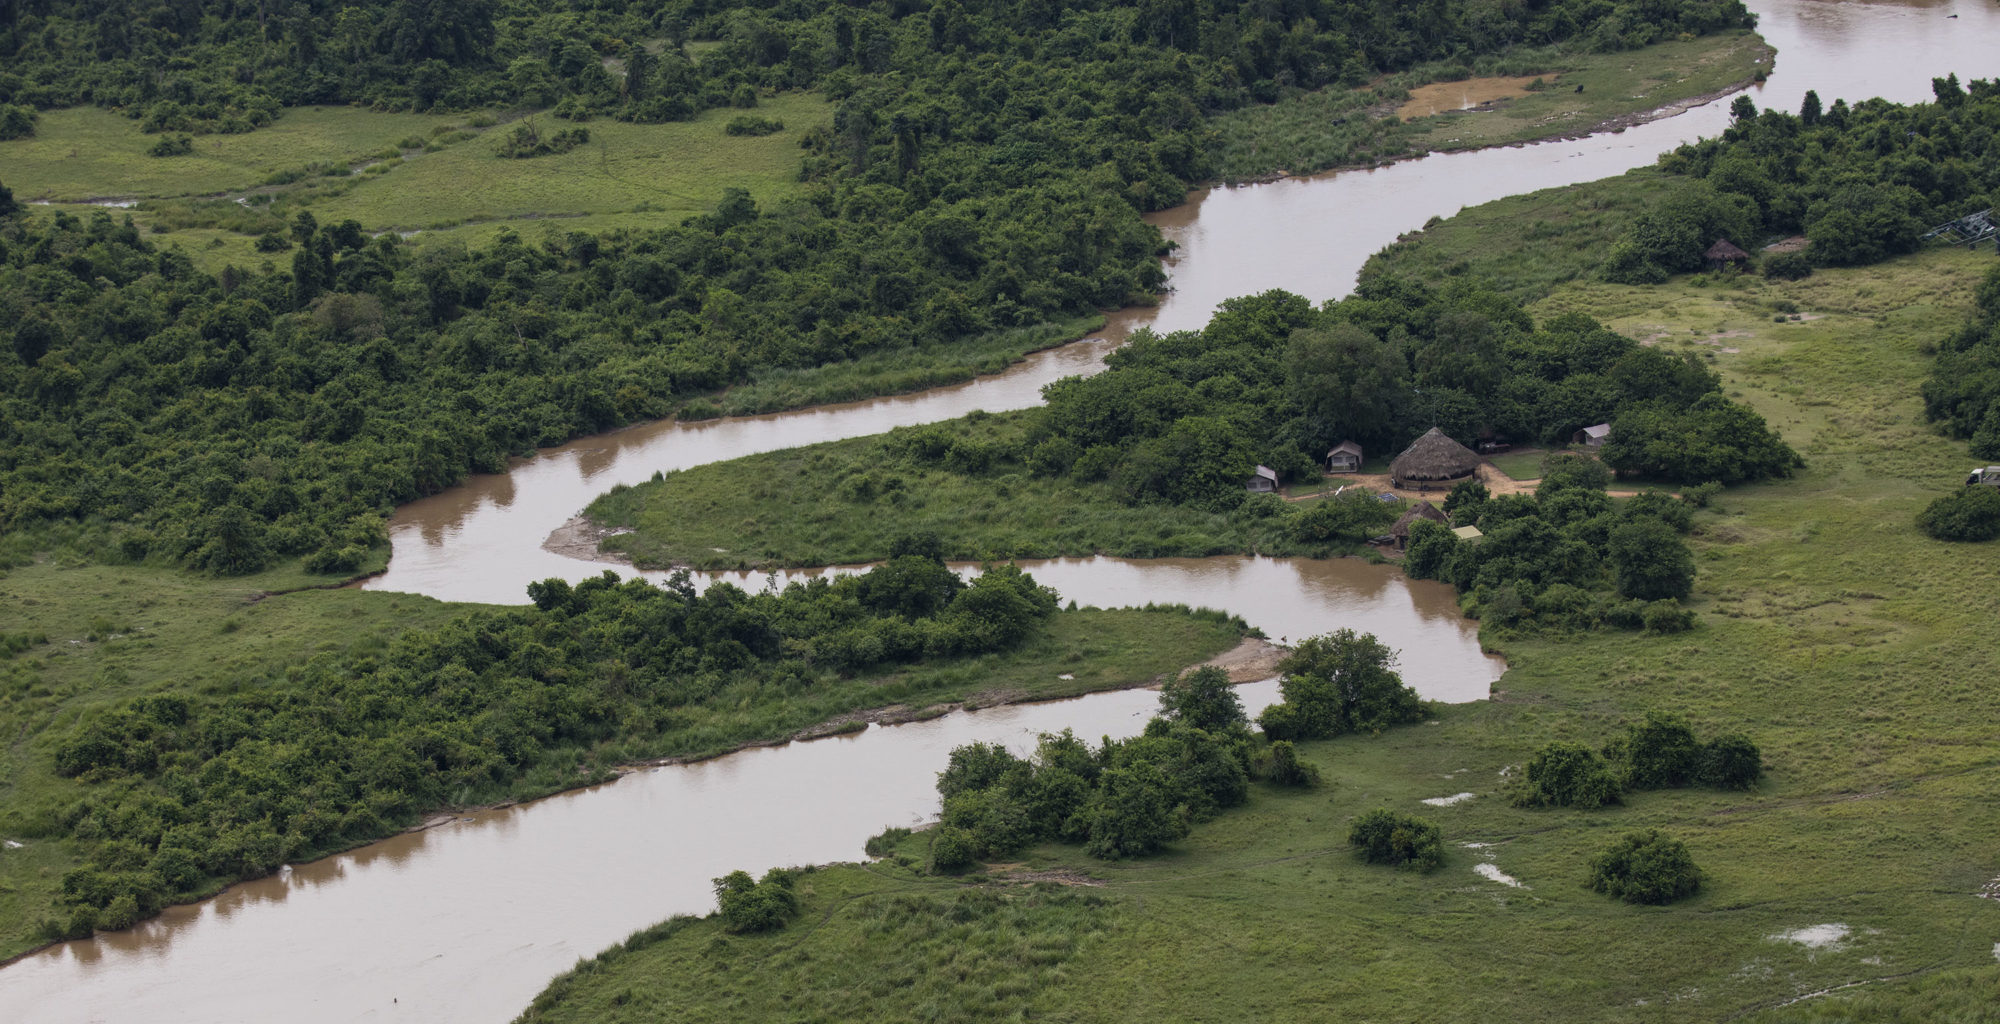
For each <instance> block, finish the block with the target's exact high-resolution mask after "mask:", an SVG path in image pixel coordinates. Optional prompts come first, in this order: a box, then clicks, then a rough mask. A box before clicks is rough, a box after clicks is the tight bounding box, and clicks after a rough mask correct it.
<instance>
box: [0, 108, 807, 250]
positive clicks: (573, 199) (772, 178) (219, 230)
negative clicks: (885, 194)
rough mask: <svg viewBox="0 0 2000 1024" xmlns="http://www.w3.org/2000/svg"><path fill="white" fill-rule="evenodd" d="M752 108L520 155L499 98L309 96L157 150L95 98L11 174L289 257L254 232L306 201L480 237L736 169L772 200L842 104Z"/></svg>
mask: <svg viewBox="0 0 2000 1024" xmlns="http://www.w3.org/2000/svg"><path fill="white" fill-rule="evenodd" d="M742 113H744V112H743V111H741V110H734V109H729V110H711V111H707V112H705V113H703V114H702V115H701V116H699V117H697V118H695V119H694V120H691V121H677V122H672V123H668V124H658V125H641V124H627V123H623V122H618V121H607V120H597V121H591V122H589V123H588V124H586V125H585V126H584V127H586V128H587V129H588V130H589V131H590V142H589V143H588V144H586V145H584V146H582V147H580V148H578V149H575V150H572V151H570V152H568V153H563V154H556V155H550V156H542V157H536V158H533V159H528V160H511V159H504V158H502V157H500V156H497V155H496V154H495V152H494V150H495V147H496V146H497V145H498V144H499V140H500V139H501V137H502V136H503V135H504V134H505V133H507V132H509V131H511V130H513V127H514V125H515V123H516V121H517V118H516V117H515V116H514V115H511V114H508V115H501V117H500V119H498V123H492V122H494V121H495V120H496V118H495V116H494V115H493V114H487V115H483V116H480V115H467V114H459V115H420V114H391V113H378V112H374V111H368V110H362V109H359V108H351V107H309V108H297V109H293V110H288V111H286V112H285V116H284V117H282V118H279V119H278V120H277V121H276V122H274V123H273V124H271V125H270V126H268V127H265V128H260V129H258V130H257V131H254V132H250V133H248V134H244V135H204V136H201V137H199V138H197V139H195V141H194V152H193V153H192V154H191V155H188V156H178V157H153V156H148V155H146V154H147V150H148V149H150V148H151V147H152V146H153V144H154V143H155V142H156V141H157V140H158V138H159V137H158V136H157V135H148V134H145V133H144V132H142V131H140V129H139V122H137V121H134V120H131V119H129V118H125V117H122V116H120V115H117V114H114V113H111V112H109V111H105V110H98V109H94V108H90V109H85V108H78V109H71V110H57V111H50V112H48V113H46V114H44V115H43V116H42V120H41V124H40V126H39V128H38V130H37V132H36V134H35V136H34V137H32V138H28V139H18V140H14V141H10V142H4V143H0V167H4V168H5V170H4V172H0V181H4V182H5V183H6V185H7V186H8V187H9V188H11V189H13V190H14V194H15V196H16V198H17V199H19V200H21V201H23V202H46V203H49V204H51V206H50V208H51V209H63V210H68V211H69V212H72V213H76V214H79V215H82V214H86V213H88V212H89V211H90V210H93V209H96V208H97V207H95V206H93V205H92V203H93V202H97V203H102V202H118V203H136V206H132V207H129V208H126V209H125V212H129V213H130V214H131V216H132V218H133V220H134V222H135V223H137V224H138V225H139V226H140V227H141V228H142V229H145V230H147V231H149V232H152V235H151V237H152V238H153V240H154V241H155V242H158V243H160V244H162V245H178V246H180V247H181V248H182V249H183V250H184V251H186V252H187V253H188V254H189V255H190V256H191V257H193V258H194V259H195V260H196V262H197V263H198V264H199V265H200V266H202V267H203V268H204V269H209V270H216V269H220V268H221V267H222V266H224V265H226V264H228V263H235V264H236V265H238V266H242V267H246V268H254V267H256V266H258V265H260V264H261V263H262V262H264V261H265V260H272V261H274V262H276V263H277V264H278V265H281V266H282V265H284V264H286V263H287V262H288V261H289V260H290V258H291V257H290V255H289V254H288V253H278V254H276V255H275V256H274V255H272V254H267V253H260V252H257V251H256V250H255V249H254V248H253V247H252V244H251V243H252V241H253V240H254V237H255V236H256V235H257V234H259V233H261V232H262V231H264V230H270V229H271V228H273V227H274V226H281V225H282V223H283V221H284V220H285V219H286V218H289V217H290V216H292V215H293V214H294V213H295V212H296V211H298V210H300V209H307V210H310V211H312V214H313V216H314V217H315V218H317V219H318V220H319V221H320V222H321V223H333V222H338V221H341V220H345V219H349V218H352V219H354V220H357V221H359V222H361V224H362V226H363V227H365V228H366V229H368V230H370V231H402V232H406V233H408V232H416V234H414V235H413V236H412V238H413V240H415V241H416V242H417V243H418V244H431V243H434V242H441V241H443V242H462V243H465V244H468V245H478V244H481V243H483V242H485V241H487V240H489V239H490V238H491V237H492V236H493V235H494V234H495V233H497V232H498V231H500V230H501V229H502V228H509V227H511V228H513V229H514V230H517V231H519V232H520V233H521V234H522V235H523V236H524V237H526V238H528V239H529V240H531V241H535V240H539V239H540V238H541V237H542V234H543V233H544V232H549V231H553V232H558V233H567V232H570V231H587V232H593V233H602V232H605V231H610V230H613V229H617V228H635V229H636V228H657V227H669V226H673V225H678V224H679V223H680V222H681V221H682V220H684V219H686V218H688V217H690V216H694V215H696V214H701V213H706V212H708V211H709V210H711V209H713V208H714V206H715V203H716V201H717V200H719V199H720V198H721V197H722V190H723V189H724V188H726V187H731V186H734V187H739V188H745V189H748V190H749V191H750V194H751V196H752V197H753V198H755V199H756V200H757V201H758V202H760V203H768V202H771V201H773V200H777V199H780V198H783V197H785V196H787V195H789V194H791V192H792V191H793V190H794V189H795V188H796V187H797V184H796V178H797V175H798V168H799V145H798V144H799V139H800V138H801V137H802V136H803V135H804V134H805V132H806V130H807V129H810V128H812V127H813V126H815V125H818V124H823V123H825V122H827V121H828V119H829V118H831V116H832V108H831V106H830V105H829V104H828V103H827V102H826V101H825V100H824V99H822V98H820V97H818V96H814V95H810V94H805V93H791V94H784V95H779V96H773V97H769V98H767V99H765V100H764V101H763V103H762V105H760V106H759V107H758V108H757V111H756V113H757V114H758V115H760V116H763V117H767V118H775V119H777V120H780V121H782V122H784V124H785V130H783V131H781V132H777V133H775V134H772V135H767V136H761V137H757V136H732V135H728V134H727V133H726V132H725V131H724V128H725V126H726V125H727V124H728V122H729V120H730V118H732V117H735V116H738V115H740V114H742ZM523 116H525V117H526V118H528V119H531V120H532V121H533V122H534V123H535V124H536V125H538V126H539V127H540V128H541V129H542V130H543V131H545V132H548V131H555V130H557V129H560V128H564V127H569V126H570V125H569V122H567V121H562V120H559V119H557V118H554V117H552V116H550V115H548V114H546V113H542V114H533V113H531V114H526V115H523ZM481 124H488V125H489V126H487V127H479V125H481ZM238 200H242V201H243V202H241V203H239V202H238ZM114 213H118V211H117V210H114ZM119 215H120V216H122V215H123V214H122V213H120V214H119Z"/></svg>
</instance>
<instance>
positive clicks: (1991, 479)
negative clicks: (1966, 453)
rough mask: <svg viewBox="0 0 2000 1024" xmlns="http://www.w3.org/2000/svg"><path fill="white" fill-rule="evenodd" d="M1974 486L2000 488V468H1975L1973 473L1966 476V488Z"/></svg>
mask: <svg viewBox="0 0 2000 1024" xmlns="http://www.w3.org/2000/svg"><path fill="white" fill-rule="evenodd" d="M1974 484H1985V485H1986V486H1988V487H2000V466H1983V467H1976V468H1974V469H1973V471H1972V472H1971V473H1970V474H1968V475H1967V476H1966V478H1965V486H1967V487H1971V486H1973V485H1974Z"/></svg>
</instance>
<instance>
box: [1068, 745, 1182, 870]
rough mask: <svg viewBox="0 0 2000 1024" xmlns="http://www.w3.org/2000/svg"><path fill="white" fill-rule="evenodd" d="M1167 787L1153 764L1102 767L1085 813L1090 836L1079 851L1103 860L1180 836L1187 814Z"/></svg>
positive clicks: (1138, 854)
mask: <svg viewBox="0 0 2000 1024" xmlns="http://www.w3.org/2000/svg"><path fill="white" fill-rule="evenodd" d="M1173 790H1174V787H1173V783H1172V782H1171V781H1170V780H1169V779H1168V778H1167V777H1166V774H1165V773H1164V772H1162V771H1160V769H1159V767H1158V766H1157V765H1154V764H1150V763H1147V762H1144V761H1141V762H1138V763H1136V764H1132V765H1129V766H1127V767H1124V768H1110V769H1106V770H1105V772H1104V774H1103V775H1102V776H1100V777H1099V779H1098V785H1097V794H1096V796H1095V798H1094V799H1093V800H1092V802H1091V805H1090V808H1089V810H1088V811H1087V812H1086V813H1087V814H1088V815H1089V818H1090V839H1089V841H1088V842H1087V843H1085V844H1084V848H1083V850H1084V852H1085V853H1088V854H1090V855H1091V856H1093V857H1098V858H1101V859H1104V860H1118V859H1121V858H1125V857H1143V856H1145V855H1146V854H1149V853H1152V852H1154V851H1156V850H1158V849H1159V848H1160V847H1162V846H1165V845H1166V844H1168V843H1171V842H1173V841H1174V840H1176V839H1180V838H1183V837H1185V836H1186V835H1187V834H1188V820H1187V815H1186V813H1185V812H1184V810H1183V809H1180V808H1177V807H1176V806H1175V801H1174V799H1173Z"/></svg>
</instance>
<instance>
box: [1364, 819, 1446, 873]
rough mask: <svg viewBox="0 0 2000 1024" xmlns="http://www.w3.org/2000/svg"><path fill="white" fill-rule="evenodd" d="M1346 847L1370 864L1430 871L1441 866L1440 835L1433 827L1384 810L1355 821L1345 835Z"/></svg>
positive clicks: (1436, 828) (1426, 822) (1442, 851)
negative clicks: (1353, 850) (1356, 852)
mask: <svg viewBox="0 0 2000 1024" xmlns="http://www.w3.org/2000/svg"><path fill="white" fill-rule="evenodd" d="M1347 844H1348V845H1349V846H1352V847H1354V848H1355V849H1356V850H1357V851H1359V852H1360V854H1361V857H1362V859H1363V860H1366V861H1367V862H1368V863H1370V864H1389V865H1393V866H1396V867H1408V868H1412V869H1415V870H1417V871H1430V870H1432V869H1434V868H1436V867H1437V866H1438V865H1440V864H1443V863H1444V836H1443V835H1442V834H1441V833H1440V832H1439V831H1438V827H1437V826H1436V825H1433V824H1431V823H1430V822H1428V821H1425V820H1424V819H1422V818H1416V817H1411V816H1410V815H1407V814H1397V813H1396V812H1394V811H1391V810H1389V809H1387V808H1377V809H1375V810H1372V811H1369V812H1368V813H1367V814H1364V815H1362V816H1361V817H1360V818H1359V819H1357V820H1356V821H1355V822H1354V827H1353V828H1352V829H1350V830H1349V831H1348V833H1347Z"/></svg>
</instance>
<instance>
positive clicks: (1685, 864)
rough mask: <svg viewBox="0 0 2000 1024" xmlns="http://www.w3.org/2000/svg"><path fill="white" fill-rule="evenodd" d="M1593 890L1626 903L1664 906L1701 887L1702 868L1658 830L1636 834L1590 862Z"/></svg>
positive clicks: (1631, 834)
mask: <svg viewBox="0 0 2000 1024" xmlns="http://www.w3.org/2000/svg"><path fill="white" fill-rule="evenodd" d="M1590 887H1591V888H1592V889H1595V890H1597V891H1598V892H1601V893H1605V894H1607V895H1610V896H1616V897H1618V898H1619V899H1621V900H1624V901H1625V902H1627V903H1641V904H1651V905H1655V906H1658V905H1664V904H1668V903H1672V902H1674V901H1676V900H1682V899H1686V898H1687V897H1689V896H1692V895H1694V894H1695V892H1696V891H1698V890H1699V889H1700V888H1701V869H1700V868H1697V867H1695V864H1694V858H1692V857H1690V856H1688V852H1687V846H1686V845H1685V844H1683V843H1682V842H1681V841H1680V840H1678V839H1674V838H1671V837H1668V836H1665V835H1662V834H1661V833H1660V831H1659V830H1658V829H1647V830H1646V831H1644V832H1633V833H1630V834H1628V835H1627V836H1625V838H1623V839H1620V840H1618V842H1616V843H1614V844H1612V845H1611V846H1610V847H1609V848H1608V849H1606V850H1605V851H1604V852H1603V853H1600V854H1598V855H1597V857H1596V858H1595V859H1593V860H1592V861H1591V862H1590Z"/></svg>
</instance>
